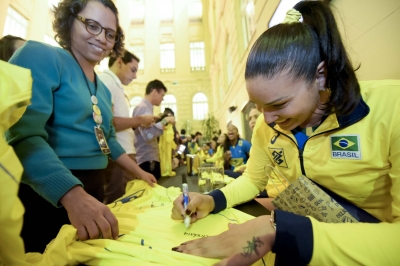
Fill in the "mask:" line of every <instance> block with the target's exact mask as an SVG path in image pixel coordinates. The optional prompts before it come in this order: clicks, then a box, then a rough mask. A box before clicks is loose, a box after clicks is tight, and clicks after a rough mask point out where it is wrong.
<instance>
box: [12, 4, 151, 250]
mask: <svg viewBox="0 0 400 266" xmlns="http://www.w3.org/2000/svg"><path fill="white" fill-rule="evenodd" d="M54 18H55V19H54V21H53V29H54V31H55V32H56V40H57V41H58V43H59V44H60V46H61V47H62V48H59V47H54V46H51V45H47V44H43V43H40V42H36V41H27V42H26V43H25V44H24V45H23V46H22V47H21V48H20V49H18V50H17V51H16V52H15V53H14V55H13V56H12V57H11V59H10V61H9V62H10V63H12V64H15V65H18V66H21V67H24V68H28V69H30V70H31V73H32V78H33V84H32V99H31V104H30V105H29V106H28V108H27V109H26V111H25V113H24V115H23V116H22V117H21V119H20V120H19V121H18V122H17V123H16V124H15V125H13V126H12V127H11V128H10V129H9V130H8V131H7V132H6V138H7V141H8V143H9V144H10V145H12V147H13V148H14V150H15V153H16V154H17V156H18V159H19V160H20V161H21V163H22V166H23V168H24V173H23V176H22V183H21V185H20V189H19V197H20V199H21V201H22V203H23V204H24V208H25V214H24V224H23V228H22V232H21V236H22V238H23V240H24V243H25V250H26V252H43V251H44V250H45V247H46V245H47V244H48V243H49V242H50V241H51V240H52V239H53V238H55V237H56V235H57V233H58V231H59V229H60V228H61V226H62V225H64V224H69V223H71V224H72V225H73V226H74V227H75V228H76V229H77V235H78V238H79V239H81V240H86V239H96V238H99V237H102V238H105V239H116V238H118V234H119V230H118V221H117V219H116V218H115V216H114V214H113V213H112V212H111V211H110V209H109V208H108V207H107V206H106V205H104V204H103V199H104V187H103V185H104V174H105V170H104V169H105V168H106V166H107V162H108V156H111V158H112V159H113V160H115V161H116V162H117V163H118V164H120V165H121V166H122V167H124V168H125V169H126V170H127V171H128V172H130V173H131V174H132V175H135V176H137V177H139V178H141V179H143V180H145V181H146V182H147V183H148V184H149V185H151V186H154V183H156V179H155V178H154V176H152V175H151V174H148V173H146V172H144V171H143V170H141V169H140V167H138V165H137V164H136V163H135V162H134V161H133V160H132V159H131V158H130V157H129V156H128V155H127V154H126V153H125V151H124V150H123V148H122V147H121V145H120V144H119V143H118V141H117V139H116V138H115V130H114V127H113V125H112V123H111V121H112V110H111V97H110V92H109V91H108V90H107V88H106V87H105V86H104V84H103V83H102V82H101V81H100V80H99V79H98V77H97V75H96V73H95V72H94V67H95V66H96V65H97V64H98V63H99V62H100V61H101V60H102V59H103V58H104V57H105V56H107V55H109V54H110V53H116V54H120V52H121V51H122V49H123V46H124V42H123V39H124V37H123V32H122V29H121V27H120V25H119V21H118V10H117V8H116V7H115V5H114V3H113V1H111V0H101V1H100V0H99V1H97V0H92V1H75V0H62V1H60V2H59V4H58V6H56V7H54Z"/></svg>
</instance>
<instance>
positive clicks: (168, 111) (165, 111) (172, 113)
mask: <svg viewBox="0 0 400 266" xmlns="http://www.w3.org/2000/svg"><path fill="white" fill-rule="evenodd" d="M164 114H170V115H172V116H175V113H174V111H172V109H171V108H168V107H165V109H164Z"/></svg>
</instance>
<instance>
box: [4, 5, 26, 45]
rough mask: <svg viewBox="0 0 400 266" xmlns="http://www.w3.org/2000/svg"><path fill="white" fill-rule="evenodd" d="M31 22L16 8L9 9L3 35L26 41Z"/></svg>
mask: <svg viewBox="0 0 400 266" xmlns="http://www.w3.org/2000/svg"><path fill="white" fill-rule="evenodd" d="M28 24H29V21H28V20H27V19H26V18H25V17H23V16H22V15H21V14H20V13H19V12H17V11H16V10H15V9H14V8H12V7H8V10H7V18H6V24H5V25H4V31H3V35H4V36H5V35H9V34H10V35H14V36H18V37H21V38H24V39H26V35H27V32H28Z"/></svg>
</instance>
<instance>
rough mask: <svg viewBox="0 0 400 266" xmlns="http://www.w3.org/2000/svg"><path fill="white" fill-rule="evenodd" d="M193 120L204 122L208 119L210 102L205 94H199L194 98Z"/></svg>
mask: <svg viewBox="0 0 400 266" xmlns="http://www.w3.org/2000/svg"><path fill="white" fill-rule="evenodd" d="M192 105H193V119H194V120H203V119H206V117H207V114H208V100H207V96H206V95H205V94H204V93H201V92H199V93H197V94H196V95H194V96H193V104H192Z"/></svg>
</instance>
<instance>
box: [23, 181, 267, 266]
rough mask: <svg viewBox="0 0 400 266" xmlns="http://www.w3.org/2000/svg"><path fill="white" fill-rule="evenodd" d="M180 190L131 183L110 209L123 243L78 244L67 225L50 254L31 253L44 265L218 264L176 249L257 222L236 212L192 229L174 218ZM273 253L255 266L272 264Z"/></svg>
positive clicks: (50, 247) (210, 218)
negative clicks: (238, 225)
mask: <svg viewBox="0 0 400 266" xmlns="http://www.w3.org/2000/svg"><path fill="white" fill-rule="evenodd" d="M180 193H181V192H180V188H176V187H171V188H164V187H162V186H159V185H156V187H155V188H151V187H150V186H149V185H148V184H147V183H145V182H144V181H142V180H134V181H131V182H129V183H128V187H127V191H126V194H125V195H124V197H122V198H120V199H118V200H116V201H115V203H111V204H109V205H108V206H109V207H110V209H111V210H112V212H113V213H114V214H115V216H116V217H117V219H118V223H119V227H120V236H119V238H118V240H109V239H107V240H106V239H96V240H87V241H77V240H76V237H75V234H76V229H75V228H74V227H72V226H71V225H64V226H63V227H62V228H61V230H60V232H59V234H58V236H57V238H56V239H54V240H53V241H52V242H51V244H50V245H48V246H47V249H46V252H45V253H44V254H43V255H42V254H39V253H30V254H28V255H27V256H28V258H29V261H31V262H33V263H42V264H43V265H44V264H46V263H47V265H55V264H57V265H70V264H79V263H83V264H85V265H107V266H109V265H169V266H174V265H212V264H214V263H216V262H218V261H219V260H218V259H208V258H202V257H197V256H193V255H188V254H183V253H179V252H175V251H172V250H171V249H172V248H173V247H176V246H178V245H179V244H181V243H183V242H185V241H189V240H193V239H197V238H201V237H206V236H212V235H217V234H219V233H222V232H223V231H226V230H227V229H228V223H243V222H245V221H247V220H249V219H252V218H254V217H253V216H250V215H248V214H245V213H243V212H241V211H238V210H236V209H227V210H224V211H222V212H220V213H218V214H211V215H209V216H207V217H206V218H204V219H201V220H198V221H196V222H195V223H193V224H191V225H190V227H189V228H186V227H185V225H184V224H183V222H182V221H175V220H172V219H171V209H172V202H173V201H174V199H175V198H176V197H177V196H178V195H179V194H180ZM268 259H269V260H272V261H273V259H274V257H273V255H272V253H269V254H268V255H267V256H266V257H264V258H263V259H262V260H259V261H258V262H256V263H255V264H254V265H273V263H272V264H268Z"/></svg>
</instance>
